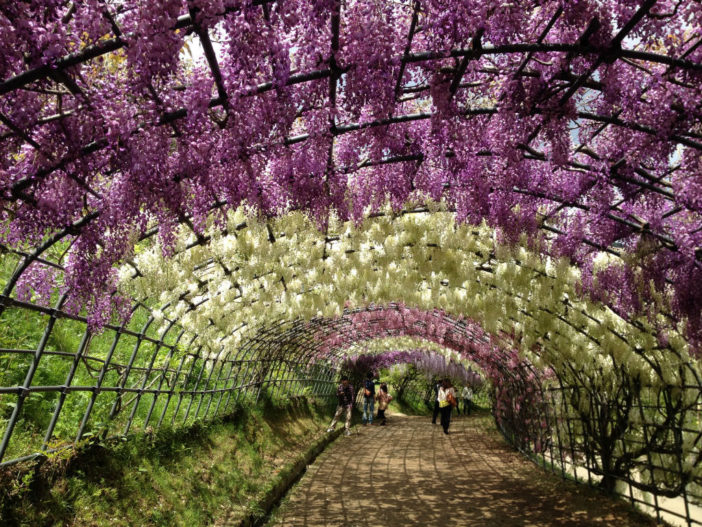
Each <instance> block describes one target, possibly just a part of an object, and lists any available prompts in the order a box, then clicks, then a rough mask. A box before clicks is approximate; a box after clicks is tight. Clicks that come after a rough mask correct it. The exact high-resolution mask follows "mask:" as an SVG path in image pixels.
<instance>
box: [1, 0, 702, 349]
mask: <svg viewBox="0 0 702 527" xmlns="http://www.w3.org/2000/svg"><path fill="white" fill-rule="evenodd" d="M701 20H702V6H701V5H700V3H699V2H690V1H684V0H657V1H656V0H627V1H619V0H617V1H615V0H607V1H601V0H580V1H577V2H573V1H567V0H546V1H536V0H525V1H520V2H512V3H509V4H505V3H503V2H497V1H484V0H466V1H450V0H421V1H420V0H407V1H401V2H377V1H372V0H355V1H353V0H349V1H345V2H341V1H339V0H315V1H308V0H286V1H285V2H282V1H274V0H188V1H185V0H159V1H152V2H146V1H142V0H119V1H117V0H107V1H105V0H86V1H83V2H71V1H69V0H32V1H29V2H15V3H9V4H6V5H3V6H2V8H0V41H1V42H2V43H3V46H2V49H0V204H1V205H2V208H1V209H0V221H1V222H2V227H3V228H2V232H1V239H2V243H3V244H5V245H7V246H9V247H11V248H13V249H14V250H19V251H21V252H23V254H27V258H26V262H25V264H24V266H25V267H27V270H26V271H25V272H26V273H27V275H26V277H22V276H21V275H22V274H23V273H22V272H21V271H20V272H19V274H18V275H17V276H16V277H15V279H14V280H12V281H11V282H10V283H9V284H8V286H7V288H6V291H5V294H9V293H10V292H11V291H12V290H13V288H14V287H15V286H17V287H18V288H19V290H20V291H18V294H19V295H20V296H22V297H26V295H27V294H28V293H27V291H28V289H27V288H29V289H32V288H35V289H36V288H38V289H41V288H42V287H44V286H43V283H44V282H50V281H51V279H52V278H54V277H53V276H52V275H50V274H49V275H47V276H46V277H45V280H41V279H38V278H36V274H37V273H38V272H40V270H41V269H37V268H36V267H34V268H33V269H32V270H31V271H30V270H29V267H28V266H30V265H33V264H32V262H33V261H35V260H36V259H37V258H38V257H40V256H41V255H42V254H43V253H44V252H45V250H46V248H47V247H50V246H52V245H56V244H57V243H58V244H65V245H66V251H65V254H63V253H62V254H63V256H62V258H61V261H60V264H61V265H63V266H65V269H66V272H65V274H60V273H59V274H57V275H56V280H57V282H58V284H59V285H60V286H61V287H63V289H64V290H65V291H66V292H67V293H68V295H69V297H70V298H69V300H68V302H67V304H66V305H67V306H68V307H70V306H73V309H74V310H78V309H79V308H80V307H82V306H86V307H87V309H88V311H89V313H90V319H91V326H92V327H94V328H99V327H100V326H101V325H104V324H105V323H106V321H107V320H108V318H109V315H110V313H111V310H113V309H114V308H115V307H118V308H119V309H118V311H120V313H121V314H122V315H125V314H126V313H127V312H128V307H126V302H125V301H124V299H120V298H119V295H115V294H114V293H115V286H116V265H117V264H119V263H120V262H123V261H124V260H125V259H129V258H130V257H131V256H132V255H133V251H134V245H135V242H136V241H137V240H139V239H142V238H144V237H145V236H149V235H150V234H152V233H153V232H154V231H153V229H154V228H156V229H157V231H158V235H159V237H160V240H161V243H162V248H163V251H164V254H165V255H169V254H171V253H172V252H173V250H174V245H175V243H176V241H175V238H176V236H175V233H176V230H177V225H178V224H181V223H186V224H190V225H192V226H193V228H194V229H195V230H196V232H198V233H200V234H202V233H203V232H204V229H205V226H206V223H207V218H208V216H209V214H210V212H211V211H212V210H213V209H215V210H219V211H221V213H222V216H221V217H222V218H224V217H226V215H225V213H226V212H227V211H230V210H234V209H236V208H237V207H238V206H239V205H241V204H246V205H247V206H248V207H250V209H251V210H253V211H255V213H257V214H259V215H267V216H274V215H281V214H284V213H287V212H289V211H291V210H303V211H305V212H306V213H308V214H309V215H310V217H312V218H314V221H315V223H316V224H317V225H318V227H319V228H320V229H321V230H324V229H325V228H326V225H327V222H328V219H329V217H330V214H331V213H332V211H333V212H334V213H335V214H336V215H338V216H339V217H340V218H341V219H344V220H345V219H353V220H355V221H356V222H361V221H362V219H363V218H364V217H366V216H368V215H369V214H372V213H374V212H376V211H378V210H379V209H380V208H381V207H382V206H383V205H384V203H385V202H386V201H389V202H390V203H391V204H392V207H393V208H394V209H395V210H396V211H397V210H399V209H401V208H402V207H404V206H406V204H407V203H408V202H411V203H419V202H425V201H426V200H427V198H432V199H434V200H443V201H444V202H445V204H446V206H447V207H448V208H449V209H451V210H453V211H455V214H456V218H457V219H458V221H459V222H468V223H473V224H479V223H480V222H481V221H483V220H484V221H486V222H487V223H488V224H489V225H490V226H492V227H493V228H495V229H497V232H498V234H499V236H500V237H501V238H502V239H504V240H507V241H511V242H515V241H517V240H518V239H519V238H520V237H521V236H525V237H526V238H527V239H528V243H530V244H531V246H532V247H534V248H536V249H538V250H539V251H542V252H547V253H549V254H551V255H552V256H555V257H558V256H567V257H569V258H570V259H571V261H572V262H573V263H574V264H576V265H577V266H578V267H579V268H580V269H581V273H582V275H581V287H582V288H583V289H584V290H585V291H587V292H588V293H589V294H591V295H592V297H593V298H594V299H599V300H603V301H605V302H608V303H610V305H613V306H614V307H615V308H617V309H618V310H620V311H621V313H622V314H623V315H624V316H630V315H634V314H639V313H642V312H646V311H647V310H648V309H649V308H648V306H649V305H650V304H651V303H653V304H654V305H656V308H655V309H656V310H660V309H662V308H661V307H660V303H659V302H657V301H658V300H659V297H660V296H661V295H663V296H664V297H665V298H666V304H667V305H666V306H665V308H666V311H669V312H670V315H671V316H672V317H674V318H675V319H678V320H684V321H685V322H686V323H687V325H688V327H687V335H688V338H691V339H695V338H698V337H699V336H700V331H701V329H700V328H701V327H702V318H701V316H700V313H701V312H702V309H701V308H702V266H701V262H700V257H701V256H702V229H700V208H701V207H702V129H701V128H700V118H701V117H702V104H701V103H700V101H702V46H701V45H700V43H701V41H700V21H701ZM222 221H224V220H222ZM35 249H36V251H35ZM602 251H609V252H611V253H616V254H618V255H620V256H621V258H614V259H613V260H612V261H611V262H609V263H608V266H607V269H606V270H604V271H601V272H599V273H597V272H596V271H597V269H596V268H597V267H598V264H597V263H596V262H597V259H598V257H599V255H600V254H601V252H602ZM23 269H24V268H23ZM54 274H56V273H54ZM59 275H60V276H59ZM20 279H22V280H24V281H23V283H20V284H18V283H17V281H18V280H20ZM614 291H621V294H617V293H614ZM37 295H39V296H42V295H44V296H45V293H44V292H43V290H37Z"/></svg>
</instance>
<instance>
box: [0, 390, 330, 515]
mask: <svg viewBox="0 0 702 527" xmlns="http://www.w3.org/2000/svg"><path fill="white" fill-rule="evenodd" d="M284 404H285V406H284V407H280V406H278V407H276V406H274V405H272V404H270V403H269V404H267V405H265V406H264V407H262V408H254V409H249V410H243V409H240V410H239V411H238V412H237V413H236V414H234V415H232V416H230V417H229V418H227V419H224V420H222V421H220V422H218V423H214V424H210V425H207V426H202V425H196V426H194V427H191V428H190V429H188V430H180V431H178V430H175V431H174V430H171V431H162V432H159V433H158V434H157V435H156V436H155V437H149V436H142V437H136V438H134V439H132V440H129V441H127V442H125V443H121V444H119V445H117V446H115V447H113V448H109V449H107V448H104V447H101V446H97V445H95V446H92V447H88V448H87V449H86V450H84V451H83V452H81V453H79V454H75V455H73V456H72V457H71V458H67V459H61V458H59V457H56V458H53V459H51V460H49V461H48V462H46V463H45V464H44V465H43V466H42V467H40V468H38V469H36V471H35V472H34V473H31V472H30V473H25V475H24V476H22V475H21V474H17V473H15V474H10V473H6V474H4V478H3V481H0V489H2V490H0V499H2V503H0V505H1V506H2V507H1V508H0V525H22V526H24V525H26V526H29V525H31V526H42V525H71V526H103V525H105V526H107V525H110V526H120V525H125V526H126V525H154V526H156V525H163V526H166V525H168V526H170V525H188V526H190V525H209V524H212V523H216V524H223V523H226V524H230V523H234V522H235V521H237V520H240V519H241V518H242V517H244V516H245V515H248V514H251V513H252V512H255V511H252V509H251V504H252V503H256V501H257V500H256V498H257V496H260V495H262V494H263V493H264V492H265V491H266V490H267V488H268V487H269V486H270V484H271V481H272V480H273V479H274V477H275V476H276V474H278V473H279V472H280V471H281V469H283V468H284V467H285V466H286V465H288V464H290V463H291V462H293V461H294V460H295V459H296V458H297V456H299V455H300V454H301V453H302V452H303V451H304V450H305V449H306V448H307V447H308V446H309V445H310V444H311V443H312V439H313V438H317V437H320V436H321V435H322V434H323V433H324V428H325V427H326V424H327V422H328V419H329V415H330V412H331V410H330V408H329V407H326V406H316V405H314V404H309V403H307V402H304V401H298V402H297V403H296V402H290V401H288V402H287V403H284ZM27 474H30V475H27ZM31 474H33V475H31Z"/></svg>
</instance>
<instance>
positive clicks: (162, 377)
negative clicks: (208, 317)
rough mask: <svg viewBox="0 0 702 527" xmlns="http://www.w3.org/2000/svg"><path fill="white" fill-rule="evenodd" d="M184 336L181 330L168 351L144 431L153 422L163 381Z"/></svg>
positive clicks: (145, 420) (183, 331) (145, 421)
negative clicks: (152, 417)
mask: <svg viewBox="0 0 702 527" xmlns="http://www.w3.org/2000/svg"><path fill="white" fill-rule="evenodd" d="M169 329H170V328H169ZM184 334H185V330H184V329H181V331H180V333H178V336H177V337H176V339H175V342H174V343H173V346H171V348H170V350H169V351H168V355H167V356H166V360H165V361H164V364H163V368H162V369H161V378H160V379H159V381H158V387H157V388H156V390H157V393H155V394H153V395H154V398H153V400H152V401H151V406H150V407H149V411H148V413H147V414H146V419H144V429H146V427H147V426H149V421H150V420H151V415H152V414H153V412H154V408H156V400H157V399H158V397H159V396H160V395H161V388H162V387H163V380H164V379H165V378H166V374H167V373H168V366H170V364H171V359H172V358H173V354H174V353H175V351H176V349H177V346H178V342H180V339H181V337H182V336H183V335H184ZM164 337H165V335H164Z"/></svg>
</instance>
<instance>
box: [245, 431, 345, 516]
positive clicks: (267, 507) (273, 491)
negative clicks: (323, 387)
mask: <svg viewBox="0 0 702 527" xmlns="http://www.w3.org/2000/svg"><path fill="white" fill-rule="evenodd" d="M343 431H344V428H343V427H341V428H338V429H337V430H334V431H333V432H329V433H325V434H324V435H323V436H322V437H321V438H319V439H318V440H317V441H315V442H314V443H312V445H311V446H310V447H309V448H308V449H307V450H306V451H305V452H304V453H302V454H301V455H300V456H299V457H298V458H297V460H296V461H295V462H294V463H291V464H289V465H286V466H285V468H283V469H282V470H281V471H280V473H279V474H278V475H277V476H276V477H275V478H274V479H273V481H272V483H271V487H270V489H269V490H268V491H267V492H266V493H265V495H264V496H263V497H262V498H261V499H259V500H258V502H257V503H255V504H253V505H254V510H255V511H256V512H253V513H250V514H248V515H246V516H245V517H244V519H242V520H241V521H240V522H239V523H238V524H237V527H261V526H262V525H265V524H266V522H267V521H268V520H269V519H270V515H271V512H273V510H274V509H275V508H276V507H277V506H278V505H279V504H280V502H281V500H282V499H283V498H284V497H285V495H286V494H287V493H288V491H289V490H290V489H291V488H292V486H293V485H295V483H297V482H298V480H299V479H300V478H301V477H302V476H303V475H304V474H305V472H306V471H307V466H308V465H310V464H311V463H313V462H314V460H315V459H317V456H319V454H321V453H322V452H323V451H324V449H325V448H326V447H327V446H328V445H329V444H330V443H331V442H332V441H334V440H335V439H336V438H337V437H339V436H340V435H341V434H342V432H343Z"/></svg>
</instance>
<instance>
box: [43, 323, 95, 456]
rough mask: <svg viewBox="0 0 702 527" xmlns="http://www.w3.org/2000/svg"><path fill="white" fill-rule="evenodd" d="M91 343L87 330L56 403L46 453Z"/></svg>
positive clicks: (47, 430)
mask: <svg viewBox="0 0 702 527" xmlns="http://www.w3.org/2000/svg"><path fill="white" fill-rule="evenodd" d="M89 341H90V331H89V330H88V329H87V328H86V329H85V332H84V333H83V338H82V339H81V341H80V344H79V345H78V349H77V350H76V354H75V357H74V358H73V363H72V364H71V369H70V370H69V371H68V375H66V380H65V381H64V384H63V389H62V390H61V393H60V394H59V400H58V401H57V402H56V408H55V409H54V415H53V416H51V422H50V423H49V427H48V428H47V429H46V435H44V442H43V443H42V445H41V450H42V452H44V451H45V450H46V449H47V447H48V443H49V441H50V440H51V436H52V435H53V433H54V428H55V427H56V423H57V422H58V418H59V415H60V414H61V409H62V408H63V403H64V402H65V401H66V395H68V390H67V389H68V387H69V386H70V385H71V383H72V382H73V377H74V375H75V374H76V369H77V368H78V364H79V363H80V358H81V356H82V355H83V352H84V351H85V348H86V347H87V345H88V342H89Z"/></svg>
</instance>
